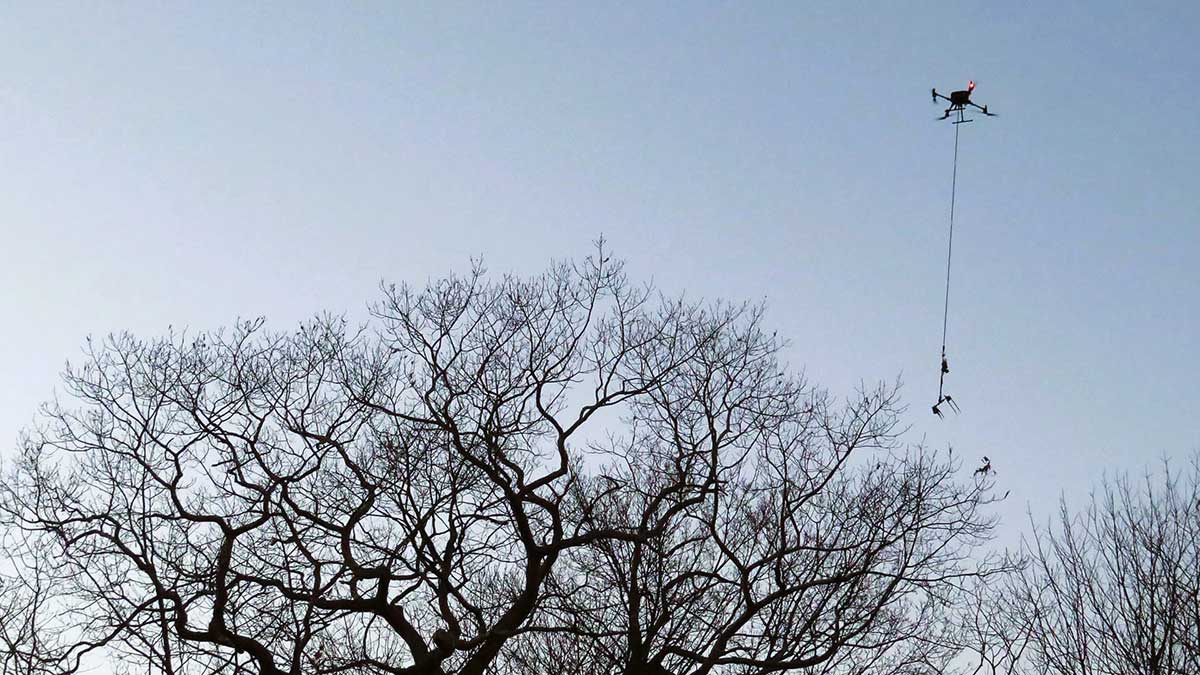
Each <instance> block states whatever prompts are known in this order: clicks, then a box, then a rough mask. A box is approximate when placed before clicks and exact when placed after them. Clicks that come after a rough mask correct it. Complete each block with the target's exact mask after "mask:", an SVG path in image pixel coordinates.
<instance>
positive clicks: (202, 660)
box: [0, 248, 1004, 675]
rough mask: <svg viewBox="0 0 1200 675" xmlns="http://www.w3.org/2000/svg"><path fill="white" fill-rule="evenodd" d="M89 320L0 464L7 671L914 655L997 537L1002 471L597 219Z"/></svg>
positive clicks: (282, 670)
mask: <svg viewBox="0 0 1200 675" xmlns="http://www.w3.org/2000/svg"><path fill="white" fill-rule="evenodd" d="M371 316H372V319H371V321H370V322H369V323H367V324H365V325H362V326H356V325H352V324H350V323H349V322H348V321H346V320H345V319H343V318H340V317H336V316H319V317H317V318H315V319H313V320H311V321H308V322H306V323H304V324H303V325H301V326H300V327H299V328H298V329H297V330H295V331H291V332H272V331H270V330H268V329H267V327H266V325H265V323H264V321H262V320H252V321H244V322H239V323H237V324H236V325H234V326H233V327H232V328H229V329H226V330H218V331H214V332H209V333H203V334H199V335H194V336H189V335H187V334H186V333H175V332H172V333H170V334H168V335H166V336H164V337H160V338H155V339H141V338H138V337H135V336H133V335H128V334H121V335H114V336H109V337H107V338H105V339H100V340H94V341H93V340H89V341H88V343H87V345H86V349H85V358H84V359H83V361H82V362H81V363H77V364H72V365H70V366H68V368H67V370H66V372H65V374H64V392H63V396H62V397H61V398H60V399H58V400H55V401H54V402H52V403H50V404H48V405H47V406H46V408H45V411H44V414H43V416H42V418H41V420H40V422H39V424H38V426H37V427H36V428H34V429H32V430H30V432H29V433H28V434H27V436H26V437H25V438H24V440H23V442H22V444H21V448H20V454H19V457H18V459H17V461H16V462H15V464H14V466H13V468H12V470H11V471H10V472H9V474H8V475H7V477H6V478H5V479H4V481H3V484H2V485H0V491H2V501H0V507H2V509H3V514H4V517H5V521H6V523H7V526H8V529H7V530H6V532H5V537H6V539H5V550H6V552H7V554H8V565H7V568H6V569H5V571H4V573H3V574H4V583H5V595H4V602H3V603H2V604H0V612H5V613H6V614H7V615H8V618H9V620H8V621H6V622H5V623H4V628H3V629H2V630H0V639H2V640H3V641H4V648H5V656H4V658H5V659H6V661H5V662H4V663H5V667H6V668H7V671H8V672H22V673H38V672H64V671H66V672H71V671H75V670H78V669H81V668H83V667H84V666H85V665H86V664H87V663H88V662H89V659H93V658H96V657H97V656H98V655H101V654H103V657H104V658H107V659H110V660H111V661H112V662H114V663H116V664H123V666H128V667H133V666H136V667H137V669H138V672H142V671H143V670H145V669H147V668H150V669H151V670H152V671H153V672H164V673H187V674H192V673H216V672H222V673H228V672H244V673H261V674H262V675H283V674H289V675H298V674H299V673H361V674H367V673H371V674H375V673H380V674H382V673H392V674H397V675H399V674H414V675H415V674H417V673H464V674H472V675H477V674H481V673H485V672H487V673H492V672H496V673H514V674H518V673H543V672H575V673H610V672H621V673H627V674H629V675H634V674H641V673H656V674H662V673H677V674H680V675H682V674H684V673H689V674H692V673H694V674H703V673H772V672H801V671H803V672H821V673H866V672H871V673H888V672H892V673H916V672H929V669H930V668H933V669H935V670H936V669H939V668H948V667H949V664H950V663H951V661H952V659H953V658H954V656H955V654H956V653H957V652H958V651H959V649H960V647H961V645H960V644H959V642H958V637H959V635H958V633H957V632H956V631H958V628H957V627H958V626H959V625H960V624H959V623H958V622H957V620H956V618H955V612H956V611H958V610H959V609H961V608H962V607H963V605H964V595H963V594H964V590H965V589H966V588H968V587H969V586H970V585H971V581H972V580H974V579H977V578H979V577H981V576H986V575H988V574H990V573H992V572H994V571H996V570H997V569H1000V568H1002V567H1003V565H1004V563H1003V562H1002V561H998V560H993V559H992V558H989V557H988V556H986V555H983V554H981V548H980V547H981V545H982V544H983V543H984V542H986V541H987V540H988V538H989V536H990V534H991V532H992V528H993V520H992V517H991V516H990V515H989V513H988V509H987V506H988V504H989V503H990V502H992V501H994V498H993V497H992V496H991V493H990V487H991V485H990V481H989V480H988V478H987V476H986V475H985V476H983V477H978V476H976V477H968V478H966V479H963V478H959V477H958V473H957V471H956V470H957V468H958V467H957V466H956V465H955V464H954V463H953V462H952V461H950V460H949V458H940V457H939V456H938V455H936V454H933V453H929V452H927V451H925V450H923V449H922V448H920V447H908V446H906V445H905V444H904V443H903V441H902V439H901V431H902V426H901V421H900V414H901V412H902V407H901V405H900V403H899V399H898V395H897V391H896V387H895V386H886V385H880V386H877V387H867V388H863V389H862V390H860V391H858V392H856V393H854V394H853V395H851V396H849V397H848V398H847V400H845V401H844V402H842V403H839V402H837V400H836V399H835V398H834V397H833V396H831V395H829V394H828V393H826V392H825V391H823V390H821V389H819V388H817V387H814V386H812V385H810V384H809V383H808V382H807V381H806V380H805V378H804V377H803V376H802V375H801V374H798V373H795V372H790V371H789V369H788V368H787V367H786V365H785V364H784V363H783V362H782V361H781V352H782V351H783V349H784V347H785V342H784V341H783V340H782V339H781V338H779V337H778V336H776V334H775V333H774V332H771V331H770V330H769V329H767V328H766V327H765V325H764V316H763V311H762V308H761V307H758V306H753V305H745V304H730V303H726V302H709V303H705V302H696V301H690V300H686V299H683V298H672V297H668V296H665V295H663V294H661V293H659V292H658V291H656V290H655V289H654V288H653V287H652V286H650V285H645V284H637V283H633V282H631V281H630V280H629V279H627V277H626V275H625V273H624V271H623V268H622V265H621V264H620V263H619V262H617V261H613V260H612V259H611V258H610V257H608V256H607V254H606V253H604V251H603V249H602V248H600V249H598V250H597V253H596V254H594V255H593V256H591V257H588V258H586V259H584V260H580V261H577V262H568V263H560V264H555V265H553V266H551V267H550V268H549V269H548V270H547V271H546V272H544V273H542V274H540V275H537V276H534V277H530V278H520V277H515V276H500V277H492V276H490V275H488V274H487V273H486V272H485V270H484V269H483V268H482V266H479V265H476V266H475V267H474V268H473V269H472V271H471V272H470V273H469V274H466V275H463V276H451V277H448V278H445V279H442V280H437V281H434V282H431V283H429V284H428V285H427V286H425V287H424V288H415V287H411V286H407V285H401V286H394V287H392V286H389V287H385V288H384V289H383V293H382V298H381V299H380V300H379V301H378V302H376V303H375V304H374V305H372V307H371Z"/></svg>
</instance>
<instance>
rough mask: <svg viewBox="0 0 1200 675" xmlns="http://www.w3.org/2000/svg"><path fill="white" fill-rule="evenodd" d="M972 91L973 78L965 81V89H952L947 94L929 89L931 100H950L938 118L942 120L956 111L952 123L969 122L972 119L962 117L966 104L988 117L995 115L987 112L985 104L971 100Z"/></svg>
mask: <svg viewBox="0 0 1200 675" xmlns="http://www.w3.org/2000/svg"><path fill="white" fill-rule="evenodd" d="M973 91H975V81H974V80H972V81H970V82H968V83H967V88H966V89H960V90H959V91H952V92H950V95H949V96H945V95H943V94H939V93H938V90H937V89H931V90H930V93H932V94H933V102H934V103H937V100H938V99H939V98H940V99H942V100H945V101H949V102H950V107H949V108H946V111H945V112H944V113H943V114H942V116H941V117H939V118H938V119H939V120H944V119H946V118H948V117H950V115H951V114H952V113H957V115H958V118H957V119H955V120H954V124H962V123H963V122H970V121H972V120H969V119H965V118H964V115H965V113H966V110H967V106H972V107H974V108H978V109H979V110H980V112H982V113H983V114H984V115H987V116H988V117H995V116H996V113H990V112H988V109H987V106H986V105H979V104H978V103H975V102H974V101H972V100H971V92H973Z"/></svg>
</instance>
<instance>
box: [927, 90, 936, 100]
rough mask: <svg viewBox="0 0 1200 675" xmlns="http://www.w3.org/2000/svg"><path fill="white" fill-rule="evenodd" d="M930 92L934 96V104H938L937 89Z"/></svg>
mask: <svg viewBox="0 0 1200 675" xmlns="http://www.w3.org/2000/svg"><path fill="white" fill-rule="evenodd" d="M929 92H930V94H932V95H933V102H934V103H937V89H936V88H934V89H930V90H929Z"/></svg>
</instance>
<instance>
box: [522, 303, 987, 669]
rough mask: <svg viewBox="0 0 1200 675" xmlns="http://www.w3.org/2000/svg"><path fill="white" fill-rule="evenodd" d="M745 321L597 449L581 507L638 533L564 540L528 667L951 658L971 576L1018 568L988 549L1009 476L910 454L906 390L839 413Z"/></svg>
mask: <svg viewBox="0 0 1200 675" xmlns="http://www.w3.org/2000/svg"><path fill="white" fill-rule="evenodd" d="M746 330H747V334H745V335H744V336H743V337H742V338H739V339H736V340H735V341H734V342H733V344H732V345H726V347H728V348H729V351H726V352H723V353H721V354H719V355H718V354H703V355H699V356H698V357H697V358H695V359H693V362H692V367H691V368H690V369H689V370H690V372H689V378H685V379H684V380H682V381H675V382H674V383H672V385H671V386H670V387H664V388H662V389H660V390H659V391H658V392H656V396H657V397H658V398H659V401H658V404H657V405H656V406H655V407H654V409H653V410H649V409H647V410H642V411H640V412H641V413H643V414H642V415H638V416H636V417H634V418H631V419H630V420H629V422H630V424H628V425H627V428H629V429H631V430H634V431H633V432H632V433H629V434H626V435H624V436H622V437H620V438H619V439H612V440H610V441H609V443H608V444H607V445H606V446H605V447H603V448H597V450H602V451H603V455H604V456H606V457H607V458H608V459H609V463H608V464H607V465H606V466H605V467H604V469H603V470H602V472H600V473H599V475H598V476H597V477H593V478H592V479H590V480H581V481H579V482H578V489H577V491H576V492H575V493H574V496H575V498H576V502H575V505H576V509H577V511H578V513H579V516H578V518H577V522H579V523H581V524H585V525H586V524H590V526H591V527H592V528H596V529H599V528H607V529H615V530H622V531H627V532H630V533H633V534H635V535H636V536H632V537H626V538H608V539H602V540H597V541H594V542H592V543H590V544H588V545H587V546H582V547H578V548H574V549H572V550H571V551H570V552H568V553H566V554H565V555H566V557H567V558H568V559H569V561H570V564H569V565H567V566H566V567H565V569H564V570H563V571H562V574H559V575H556V577H555V579H554V582H555V583H554V584H553V588H554V591H555V592H553V593H548V594H547V596H546V598H545V599H544V602H543V606H542V609H541V613H540V615H539V616H538V617H537V618H536V619H535V622H534V626H535V627H536V628H537V632H532V631H531V632H529V633H528V634H527V635H526V636H524V637H523V638H522V639H519V640H515V641H514V642H513V643H512V644H511V652H512V658H511V659H510V661H509V662H508V665H509V666H510V668H511V670H512V671H513V672H518V673H529V674H530V675H532V673H537V672H546V664H547V663H548V662H550V661H551V660H552V659H553V657H552V656H548V655H553V654H562V653H572V654H585V655H587V664H586V666H584V667H580V668H579V669H578V670H575V671H572V672H581V673H585V672H586V673H617V672H619V673H625V674H626V675H651V674H655V675H659V674H664V673H680V674H682V673H689V674H696V675H702V674H706V673H747V674H748V673H774V672H785V671H787V672H799V671H803V672H810V673H917V672H931V671H936V672H947V669H948V668H949V667H950V665H951V663H952V661H953V659H954V657H955V656H956V655H958V654H959V652H960V651H961V650H962V647H963V645H962V642H961V639H960V631H959V628H958V624H957V613H958V611H960V610H961V609H963V606H962V603H963V602H964V601H965V600H966V599H967V595H966V594H965V593H964V592H963V591H964V590H965V589H966V587H967V586H969V584H970V582H971V581H972V580H976V579H979V578H982V577H985V576H988V575H991V574H993V573H998V572H1002V571H1005V570H1007V569H1008V568H1009V563H1008V561H1007V560H1006V559H1004V560H993V559H990V558H988V557H986V556H978V557H972V556H973V554H976V553H978V550H977V546H978V545H979V544H981V543H982V542H983V541H985V540H986V539H987V538H988V536H989V534H990V531H991V527H992V522H991V520H990V519H989V518H986V517H984V516H983V515H982V512H981V511H982V509H983V508H984V507H985V506H986V505H987V504H988V503H990V502H991V501H992V498H991V497H990V496H989V494H988V491H989V489H990V483H989V482H988V481H987V480H986V479H980V480H978V481H975V482H973V483H969V484H965V485H964V484H959V483H957V482H956V481H955V480H954V477H953V474H954V473H955V470H956V469H957V468H958V467H957V466H955V465H952V464H950V463H947V462H939V461H937V460H936V459H935V458H934V457H933V456H931V455H929V454H927V453H924V452H923V451H921V450H920V449H915V450H912V451H910V452H903V451H900V450H899V449H898V447H897V444H896V431H897V416H896V413H897V408H896V393H895V390H894V389H891V388H883V387H881V388H879V389H876V390H874V391H871V392H860V394H859V395H858V396H855V397H853V398H852V399H851V401H850V402H849V404H848V405H847V406H846V407H844V408H843V409H840V410H834V409H833V408H832V406H831V405H830V401H829V398H828V396H827V395H825V394H823V393H822V392H818V391H813V390H810V389H807V388H806V387H804V386H803V383H802V382H799V381H796V380H791V379H788V378H786V377H784V376H782V374H781V373H780V372H779V371H778V370H777V369H778V364H777V363H776V362H775V361H774V358H773V356H774V354H775V350H776V345H774V344H772V343H771V341H770V340H769V339H765V337H764V336H763V335H761V334H758V333H756V330H757V323H756V322H755V321H751V322H749V323H748V324H747V326H746ZM743 345H754V347H751V348H749V349H745V348H743V347H742V346H743ZM759 350H761V351H759ZM731 373H737V374H738V376H737V377H730V375H731ZM688 379H690V380H691V381H687V380H688ZM748 401H754V404H753V405H747V402H748ZM663 413H666V414H663ZM857 460H865V461H857ZM568 574H569V575H570V576H567V575H568Z"/></svg>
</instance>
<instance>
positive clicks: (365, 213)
mask: <svg viewBox="0 0 1200 675" xmlns="http://www.w3.org/2000/svg"><path fill="white" fill-rule="evenodd" d="M1197 35H1200V5H1197V4H1195V3H1183V2H1177V3H1153V2H1146V3H1115V2H1059V3H1011V2H987V3H982V2H962V3H919V4H905V5H903V6H902V5H901V3H862V4H860V3H854V2H828V3H817V2H812V3H809V2H805V3H765V2H764V3H745V2H738V3H734V2H729V3H698V2H688V3H682V2H681V3H544V4H543V3H537V4H526V3H517V2H512V3H477V4H476V3H466V4H463V3H450V2H438V3H426V4H415V3H413V4H405V3H327V4H324V5H317V4H304V3H282V4H270V3H266V2H261V3H216V2H213V3H193V4H191V5H187V4H183V3H134V2H130V3H71V4H54V3H48V2H27V3H6V4H5V6H4V7H3V8H2V9H0V73H2V77H0V236H2V239H0V242H2V244H0V256H2V265H0V317H3V318H4V323H3V330H0V354H2V355H3V358H0V448H3V449H4V450H0V454H5V450H9V451H10V450H11V448H13V447H15V442H16V438H17V435H18V433H19V430H20V429H21V428H22V427H24V426H26V425H28V424H29V423H30V422H31V421H32V420H33V419H34V413H35V411H36V408H37V406H38V404H39V402H41V401H45V400H47V399H49V398H50V397H51V396H53V394H54V392H55V390H56V389H55V388H56V386H57V383H58V373H59V372H60V371H61V369H62V367H63V364H64V362H65V361H66V360H67V359H69V358H76V359H77V358H78V356H79V355H80V350H81V347H82V346H83V343H84V338H85V336H87V335H104V334H106V333H109V332H112V331H121V330H129V331H132V332H134V333H137V334H139V335H143V336H155V335H160V334H162V333H164V332H165V331H166V330H167V326H168V325H173V326H176V327H189V328H190V329H191V330H204V329H212V328H217V327H220V326H224V325H229V324H231V323H232V322H233V321H234V320H235V319H237V318H238V317H253V316H260V315H261V316H266V317H267V318H268V320H269V325H270V326H271V327H273V328H276V329H281V330H282V329H288V328H291V327H293V326H294V325H295V324H296V323H297V322H298V321H300V320H303V319H305V318H307V317H309V316H311V315H312V314H314V313H316V312H320V311H326V310H328V311H333V312H347V313H349V314H350V315H352V316H362V315H363V314H364V308H365V306H366V304H367V303H368V302H370V301H372V300H375V299H377V298H378V297H379V292H378V285H379V283H380V281H381V280H386V281H389V282H397V283H399V282H412V283H416V284H421V283H423V282H424V281H426V280H428V279H432V278H437V277H440V276H442V275H444V274H446V273H448V272H451V271H460V272H461V271H465V270H466V269H467V268H468V265H469V261H470V259H471V258H472V257H478V256H482V257H483V258H484V259H485V261H486V262H487V264H488V267H489V268H490V269H491V270H493V271H495V272H515V273H519V274H530V273H536V272H539V271H541V270H542V269H544V268H545V267H546V265H547V263H548V262H549V261H550V260H552V259H563V258H570V257H581V256H584V255H586V254H588V253H589V252H590V251H591V242H592V241H593V240H594V239H595V238H597V237H598V236H600V235H603V236H604V237H605V238H606V239H607V240H608V242H609V245H610V247H611V249H612V250H613V251H614V252H615V254H616V255H617V256H619V257H622V258H625V259H626V260H627V263H628V269H629V271H630V273H631V274H632V276H633V277H635V278H636V279H641V280H653V281H654V282H655V283H656V284H657V285H658V286H659V287H660V288H662V289H663V290H665V291H667V292H668V293H671V294H676V293H686V294H687V295H688V296H689V297H693V298H726V299H730V300H750V301H756V302H757V301H763V302H765V303H766V305H767V307H768V323H769V324H771V326H772V327H773V328H776V329H778V330H779V332H780V334H781V335H785V336H788V337H789V338H790V339H791V344H790V346H789V348H788V351H787V353H786V355H785V356H786V358H787V360H788V361H789V363H791V364H792V365H793V367H795V368H796V369H803V370H804V371H805V372H806V373H807V376H808V378H809V379H810V380H811V381H812V382H813V383H815V384H819V385H821V386H824V387H826V388H828V389H829V390H830V391H831V392H832V393H834V394H836V395H839V396H847V395H849V394H850V393H851V392H852V391H853V390H854V388H855V386H856V385H858V384H859V383H860V382H866V383H868V384H871V383H874V382H877V381H880V380H893V379H895V378H897V377H900V378H901V379H902V380H903V382H904V389H903V394H904V400H905V402H906V403H907V404H908V406H909V407H908V412H907V413H906V415H905V422H906V424H908V425H910V426H911V429H910V431H909V432H908V434H907V435H906V440H908V441H909V442H912V443H924V444H926V445H927V446H929V447H931V448H939V449H944V448H947V447H949V446H953V447H954V448H955V452H956V453H958V452H961V453H963V455H961V456H965V457H967V458H969V459H968V460H967V465H965V466H964V474H966V473H967V472H969V470H970V469H971V468H973V467H974V465H975V464H974V462H975V458H976V457H979V456H982V455H988V456H989V457H991V459H992V464H993V467H994V468H995V469H996V470H997V474H996V477H995V478H996V483H997V486H998V489H1000V490H1011V496H1010V498H1009V500H1008V502H1007V503H1006V504H1005V505H1004V506H1003V507H1002V509H1001V515H1002V517H1003V518H1004V519H1005V521H1004V526H1003V527H1004V528H1006V529H1005V533H1006V534H1005V535H1004V536H1005V538H1010V537H1012V536H1015V535H1014V533H1016V532H1017V531H1018V530H1020V529H1021V528H1022V527H1024V525H1025V523H1026V510H1027V509H1029V510H1032V512H1033V513H1034V514H1035V517H1036V518H1039V519H1044V518H1045V517H1047V516H1049V515H1051V512H1052V510H1053V508H1054V506H1055V504H1056V502H1057V500H1058V498H1059V495H1060V494H1061V495H1065V497H1066V499H1067V501H1068V503H1070V504H1073V505H1077V504H1079V503H1081V502H1082V501H1083V500H1084V499H1085V498H1086V497H1087V493H1088V490H1089V489H1090V488H1091V487H1092V486H1093V485H1095V484H1096V482H1097V481H1098V480H1099V479H1100V478H1101V476H1102V475H1104V474H1105V473H1106V472H1107V473H1108V474H1110V475H1111V474H1112V473H1114V472H1121V471H1130V472H1134V473H1138V472H1140V471H1142V469H1143V467H1145V466H1147V465H1149V464H1153V463H1155V462H1157V461H1158V460H1160V459H1162V458H1168V459H1170V460H1171V461H1173V462H1174V463H1176V464H1183V463H1184V462H1185V461H1187V459H1188V458H1189V457H1190V456H1191V454H1192V453H1193V452H1195V451H1197V450H1200V414H1198V411H1200V387H1198V386H1197V382H1198V381H1200V337H1198V336H1200V318H1198V317H1197V315H1198V314H1200V312H1198V311H1197V310H1200V195H1198V190H1197V185H1198V184H1197V177H1198V176H1200V115H1197V114H1196V113H1195V111H1194V110H1192V109H1190V107H1189V106H1190V105H1191V103H1192V100H1193V99H1194V97H1193V96H1191V95H1190V94H1189V92H1190V90H1192V89H1193V88H1194V86H1195V80H1196V79H1197V76H1198V75H1200V60H1198V59H1197V58H1196V45H1195V38H1196V36H1197ZM969 79H974V80H975V82H976V83H977V89H976V90H975V94H974V98H975V99H977V100H979V101H980V102H984V103H987V104H988V105H989V109H990V110H992V111H994V112H998V113H999V115H1000V116H998V117H995V118H987V119H982V118H979V117H978V116H976V121H975V122H974V123H972V124H968V125H964V127H963V128H962V129H961V133H962V135H961V138H960V150H959V163H958V176H957V205H956V225H955V239H954V267H953V287H952V293H951V297H950V317H949V340H948V353H949V357H950V366H951V374H950V375H949V376H948V378H947V389H948V391H949V392H951V393H952V394H953V396H954V397H955V399H956V400H957V401H958V402H959V404H960V405H961V407H962V410H963V412H962V414H961V415H958V416H950V417H948V418H947V419H945V420H938V419H936V418H935V417H934V416H933V415H932V414H931V412H930V410H929V406H930V405H932V404H933V402H934V401H935V399H936V393H937V370H938V357H939V350H940V342H941V327H942V301H943V292H944V286H943V284H944V281H945V267H944V265H945V254H946V235H947V224H948V212H949V197H950V179H951V160H952V152H953V142H954V130H953V127H952V126H951V125H949V124H948V123H946V122H935V121H934V118H935V117H936V116H937V115H939V114H940V112H941V110H942V107H944V106H936V105H933V104H932V103H931V102H930V99H929V89H930V88H931V87H937V88H938V89H939V90H941V91H947V92H948V91H950V90H953V89H958V88H962V87H963V86H964V85H965V84H966V82H967V81H968V80H969ZM964 477H965V476H964Z"/></svg>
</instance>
